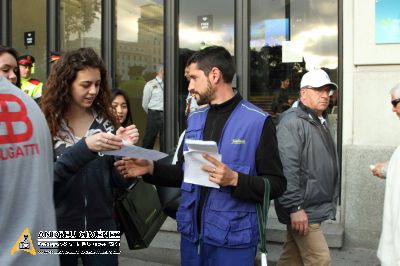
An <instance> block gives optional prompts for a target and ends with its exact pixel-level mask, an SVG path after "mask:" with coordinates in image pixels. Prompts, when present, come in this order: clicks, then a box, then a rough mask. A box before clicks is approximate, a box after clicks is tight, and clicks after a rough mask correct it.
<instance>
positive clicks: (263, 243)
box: [257, 178, 270, 259]
mask: <svg viewBox="0 0 400 266" xmlns="http://www.w3.org/2000/svg"><path fill="white" fill-rule="evenodd" d="M263 180H264V200H263V204H262V205H261V204H260V203H257V218H258V231H259V232H260V251H261V253H262V256H263V253H264V254H265V255H264V256H265V259H266V255H267V237H266V235H267V222H268V209H269V193H270V184H269V181H268V179H267V178H263Z"/></svg>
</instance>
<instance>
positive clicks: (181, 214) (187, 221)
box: [176, 183, 196, 234]
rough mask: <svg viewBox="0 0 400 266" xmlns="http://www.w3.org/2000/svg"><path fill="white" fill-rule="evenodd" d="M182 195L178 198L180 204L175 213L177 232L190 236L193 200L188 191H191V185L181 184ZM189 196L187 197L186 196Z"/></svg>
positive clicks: (192, 224)
mask: <svg viewBox="0 0 400 266" xmlns="http://www.w3.org/2000/svg"><path fill="white" fill-rule="evenodd" d="M181 188H182V191H181V192H182V195H181V198H180V204H179V207H178V210H177V212H176V222H177V226H178V231H179V232H181V233H183V234H191V233H192V232H193V227H194V220H193V217H194V216H193V212H194V203H195V200H196V199H195V198H194V197H193V195H191V193H190V191H192V190H193V185H192V184H188V183H182V187H181ZM187 194H189V195H187Z"/></svg>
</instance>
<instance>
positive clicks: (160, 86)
mask: <svg viewBox="0 0 400 266" xmlns="http://www.w3.org/2000/svg"><path fill="white" fill-rule="evenodd" d="M156 71H157V75H156V77H155V78H154V79H152V80H150V81H149V82H147V83H146V85H145V86H144V89H143V99H142V107H143V110H144V111H145V112H146V113H147V125H146V132H145V135H144V138H143V148H146V149H153V148H154V143H155V142H156V139H157V135H159V139H160V150H163V149H164V83H163V80H164V66H163V65H158V66H156Z"/></svg>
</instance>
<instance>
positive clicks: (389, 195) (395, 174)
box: [378, 84, 400, 266]
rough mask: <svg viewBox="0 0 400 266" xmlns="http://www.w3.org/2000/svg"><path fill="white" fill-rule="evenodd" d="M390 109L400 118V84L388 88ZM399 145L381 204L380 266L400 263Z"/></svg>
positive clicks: (395, 265) (389, 170)
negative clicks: (383, 200) (390, 98)
mask: <svg viewBox="0 0 400 266" xmlns="http://www.w3.org/2000/svg"><path fill="white" fill-rule="evenodd" d="M390 95H391V97H392V101H391V103H392V111H393V112H394V113H395V114H396V115H397V117H398V118H399V119H400V84H397V85H396V86H394V87H393V88H392V89H391V90H390ZM399 190H400V146H399V147H397V149H396V150H395V151H394V152H393V155H392V157H391V158H390V161H389V164H388V168H387V174H386V188H385V202H384V205H383V220H382V233H381V238H380V240H379V247H378V258H379V259H380V261H381V265H382V266H398V265H400V193H399Z"/></svg>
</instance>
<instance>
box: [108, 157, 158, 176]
mask: <svg viewBox="0 0 400 266" xmlns="http://www.w3.org/2000/svg"><path fill="white" fill-rule="evenodd" d="M114 166H115V167H116V168H117V170H118V171H119V173H120V174H121V175H122V176H123V177H136V176H141V175H145V174H151V175H152V174H153V170H154V164H153V161H148V160H144V159H135V158H127V157H125V158H123V159H122V160H119V161H117V162H115V163H114Z"/></svg>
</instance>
